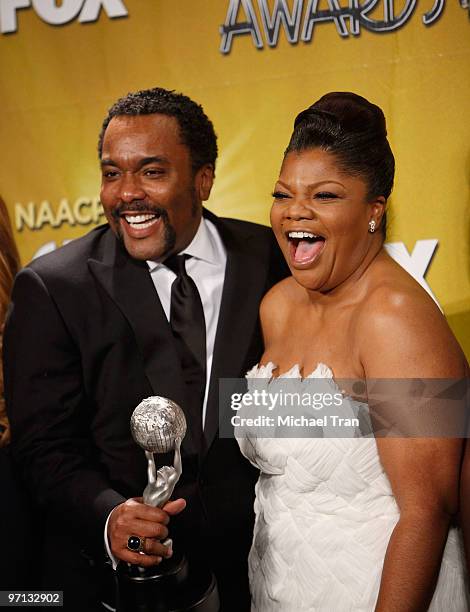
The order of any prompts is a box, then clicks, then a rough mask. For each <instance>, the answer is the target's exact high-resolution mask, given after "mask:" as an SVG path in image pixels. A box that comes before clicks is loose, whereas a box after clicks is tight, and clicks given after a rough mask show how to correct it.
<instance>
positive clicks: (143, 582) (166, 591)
mask: <svg viewBox="0 0 470 612" xmlns="http://www.w3.org/2000/svg"><path fill="white" fill-rule="evenodd" d="M131 432H132V437H133V438H134V440H135V442H136V443H137V444H138V445H139V446H140V447H141V448H142V449H143V450H144V451H145V456H146V457H147V465H148V469H147V473H148V484H147V486H146V487H145V490H144V494H143V499H144V503H145V504H148V505H149V506H158V507H159V508H162V507H163V506H164V505H165V504H166V502H167V501H168V500H169V499H170V497H171V495H172V493H173V490H174V488H175V485H176V483H177V482H178V480H179V478H180V476H181V474H182V462H181V450H180V448H181V442H182V440H183V438H184V435H185V433H186V419H185V416H184V413H183V411H182V409H181V408H180V406H178V404H176V403H175V402H173V401H172V400H170V399H167V398H166V397H159V396H153V397H148V398H147V399H144V400H143V401H142V402H141V403H140V404H139V405H138V406H137V408H136V409H135V410H134V412H133V413H132V417H131ZM171 451H174V460H173V465H172V466H166V465H165V466H163V467H161V468H159V469H158V470H157V469H156V465H155V458H154V453H162V454H165V453H169V452H171ZM183 512H184V511H183ZM134 540H135V541H134ZM142 540H143V538H139V537H136V536H134V537H130V538H129V544H128V546H129V547H130V548H132V547H134V546H135V550H139V549H140V550H141V548H142ZM163 543H164V544H166V545H170V546H172V548H173V555H172V557H171V558H170V559H163V560H162V561H161V563H159V564H158V565H155V566H153V567H151V568H144V567H140V566H137V565H131V564H126V563H120V564H119V565H118V585H119V589H118V592H119V604H118V610H119V612H176V611H178V612H185V611H187V610H191V611H194V612H217V611H218V610H219V596H218V591H217V582H216V580H215V577H214V575H213V574H212V573H211V572H210V571H209V570H204V569H203V566H202V564H201V565H200V566H199V564H198V567H194V566H193V565H188V562H187V560H186V557H185V555H184V553H183V552H182V550H181V548H180V544H181V543H178V542H176V544H175V545H173V543H172V541H171V540H168V541H165V542H163Z"/></svg>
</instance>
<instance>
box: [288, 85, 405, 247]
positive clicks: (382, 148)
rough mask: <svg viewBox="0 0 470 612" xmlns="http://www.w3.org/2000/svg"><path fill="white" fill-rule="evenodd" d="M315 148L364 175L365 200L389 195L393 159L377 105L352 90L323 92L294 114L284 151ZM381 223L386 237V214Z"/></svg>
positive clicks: (356, 172)
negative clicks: (312, 102) (308, 105)
mask: <svg viewBox="0 0 470 612" xmlns="http://www.w3.org/2000/svg"><path fill="white" fill-rule="evenodd" d="M316 148H320V149H322V150H324V151H327V152H328V153H331V154H333V155H334V156H335V157H336V159H337V160H338V163H339V164H340V166H341V168H342V170H344V171H345V172H346V173H347V174H351V175H353V176H360V177H363V178H364V180H365V181H366V184H367V199H368V200H373V199H374V198H376V197H378V196H383V197H384V198H385V199H388V197H389V195H390V193H391V191H392V187H393V177H394V174H395V159H394V157H393V153H392V150H391V149H390V145H389V143H388V140H387V128H386V125H385V117H384V114H383V112H382V110H381V109H380V108H379V107H378V106H376V105H375V104H371V103H370V102H369V101H368V100H366V99H365V98H363V97H362V96H358V95H357V94H354V93H351V92H332V93H328V94H325V95H324V96H323V97H321V98H320V99H319V100H318V101H317V102H315V104H312V106H310V107H309V108H307V109H306V110H304V111H302V112H301V113H299V114H298V115H297V117H296V118H295V122H294V131H293V133H292V136H291V139H290V142H289V145H288V147H287V149H286V152H285V155H287V154H288V153H291V152H297V153H300V152H301V151H305V150H308V149H316ZM381 227H382V233H383V236H384V238H385V228H386V218H385V214H384V216H383V218H382V224H381Z"/></svg>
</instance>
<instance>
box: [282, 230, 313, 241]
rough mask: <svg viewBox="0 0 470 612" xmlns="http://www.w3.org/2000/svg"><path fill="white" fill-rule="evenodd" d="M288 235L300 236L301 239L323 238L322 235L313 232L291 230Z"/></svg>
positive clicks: (292, 236) (290, 236) (291, 236)
mask: <svg viewBox="0 0 470 612" xmlns="http://www.w3.org/2000/svg"><path fill="white" fill-rule="evenodd" d="M287 235H288V237H289V238H300V240H302V239H303V238H321V236H317V235H316V234H312V232H289V233H288V234H287Z"/></svg>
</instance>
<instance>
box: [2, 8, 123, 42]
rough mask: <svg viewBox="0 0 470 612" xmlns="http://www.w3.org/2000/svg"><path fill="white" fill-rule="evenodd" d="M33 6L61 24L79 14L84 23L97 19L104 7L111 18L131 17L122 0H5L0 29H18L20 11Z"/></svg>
mask: <svg viewBox="0 0 470 612" xmlns="http://www.w3.org/2000/svg"><path fill="white" fill-rule="evenodd" d="M30 8H32V9H33V10H34V11H35V12H36V14H37V15H38V16H39V17H40V18H41V19H42V20H43V21H45V22H46V23H48V24H50V25H55V26H60V25H64V24H66V23H69V22H70V21H73V20H74V19H77V18H78V21H79V22H80V23H89V22H92V21H96V20H97V19H98V17H99V14H100V12H101V9H104V12H105V13H106V14H107V15H108V17H109V18H111V19H114V18H115V17H127V15H128V12H127V9H126V7H125V6H124V2H123V1H122V0H62V2H57V0H1V2H0V32H1V33H2V34H10V33H11V32H16V31H17V30H18V16H17V12H18V11H19V10H20V9H30Z"/></svg>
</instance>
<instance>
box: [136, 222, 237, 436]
mask: <svg viewBox="0 0 470 612" xmlns="http://www.w3.org/2000/svg"><path fill="white" fill-rule="evenodd" d="M179 255H191V258H190V259H188V260H187V261H186V272H187V273H188V275H189V276H190V277H191V278H192V279H193V281H194V282H195V283H196V287H197V290H198V291H199V295H200V296H201V302H202V308H203V310H204V319H205V322H206V359H207V362H206V391H205V395H204V404H203V408H202V426H203V427H204V423H205V420H206V408H207V392H208V389H209V381H210V375H211V368H212V358H213V355H214V343H215V334H216V331H217V322H218V320H219V311H220V303H221V301H222V289H223V285H224V278H225V265H226V263H227V252H226V250H225V247H224V245H223V243H222V239H221V238H220V236H219V233H218V231H217V230H216V228H215V225H214V224H213V223H212V222H211V221H208V220H207V219H204V218H202V219H201V223H200V224H199V227H198V229H197V232H196V234H195V236H194V238H193V239H192V241H191V243H190V244H189V246H188V247H186V249H184V251H181V253H179ZM147 264H148V266H149V270H150V275H151V277H152V280H153V284H154V285H155V289H156V291H157V294H158V297H159V298H160V302H161V304H162V306H163V310H164V311H165V315H166V318H167V319H168V321H169V320H170V306H171V285H172V284H173V281H174V280H175V278H176V274H175V273H174V272H173V271H172V270H170V268H167V266H165V264H163V263H157V262H154V261H147Z"/></svg>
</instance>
